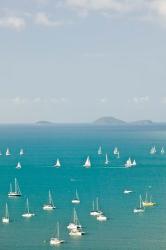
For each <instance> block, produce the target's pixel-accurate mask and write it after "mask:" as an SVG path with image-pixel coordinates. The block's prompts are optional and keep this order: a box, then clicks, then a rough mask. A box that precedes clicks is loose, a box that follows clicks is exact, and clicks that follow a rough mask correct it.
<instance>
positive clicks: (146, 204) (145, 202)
mask: <svg viewBox="0 0 166 250" xmlns="http://www.w3.org/2000/svg"><path fill="white" fill-rule="evenodd" d="M142 205H143V206H144V207H153V206H155V205H156V203H155V202H152V196H150V199H149V200H148V194H147V193H146V196H145V200H144V201H142Z"/></svg>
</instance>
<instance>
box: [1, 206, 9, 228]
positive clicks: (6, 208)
mask: <svg viewBox="0 0 166 250" xmlns="http://www.w3.org/2000/svg"><path fill="white" fill-rule="evenodd" d="M2 222H3V223H9V210H8V205H7V203H6V206H5V216H4V217H2Z"/></svg>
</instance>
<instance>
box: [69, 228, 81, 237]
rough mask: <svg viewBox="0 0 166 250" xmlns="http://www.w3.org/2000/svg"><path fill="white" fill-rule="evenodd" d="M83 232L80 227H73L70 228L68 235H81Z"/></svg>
mask: <svg viewBox="0 0 166 250" xmlns="http://www.w3.org/2000/svg"><path fill="white" fill-rule="evenodd" d="M84 234H85V232H84V231H83V230H82V228H74V229H71V231H70V232H69V235H70V236H81V235H84Z"/></svg>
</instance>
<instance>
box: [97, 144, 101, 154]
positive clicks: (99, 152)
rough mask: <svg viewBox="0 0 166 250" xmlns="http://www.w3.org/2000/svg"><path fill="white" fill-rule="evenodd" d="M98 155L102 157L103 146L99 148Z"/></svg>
mask: <svg viewBox="0 0 166 250" xmlns="http://www.w3.org/2000/svg"><path fill="white" fill-rule="evenodd" d="M97 153H98V155H102V149H101V146H100V147H99V149H98V152H97Z"/></svg>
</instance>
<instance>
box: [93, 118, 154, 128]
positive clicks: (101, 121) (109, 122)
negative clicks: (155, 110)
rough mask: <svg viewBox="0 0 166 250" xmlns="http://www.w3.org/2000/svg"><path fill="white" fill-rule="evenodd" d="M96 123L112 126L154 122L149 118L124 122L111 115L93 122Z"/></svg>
mask: <svg viewBox="0 0 166 250" xmlns="http://www.w3.org/2000/svg"><path fill="white" fill-rule="evenodd" d="M93 124H96V125H112V126H117V125H118V126H122V125H153V124H155V123H154V122H153V121H151V120H139V121H133V122H126V121H123V120H120V119H117V118H115V117H112V116H105V117H101V118H99V119H97V120H95V121H94V122H93Z"/></svg>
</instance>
